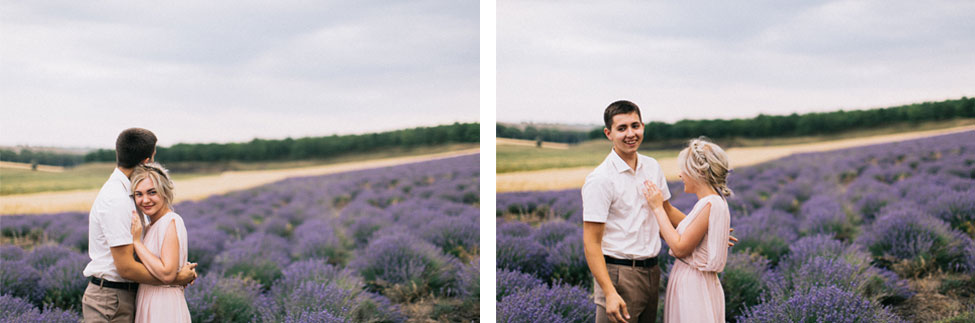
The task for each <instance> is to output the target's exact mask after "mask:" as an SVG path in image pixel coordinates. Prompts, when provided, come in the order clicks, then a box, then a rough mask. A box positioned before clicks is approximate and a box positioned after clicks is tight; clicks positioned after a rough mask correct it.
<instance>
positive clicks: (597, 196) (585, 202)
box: [582, 174, 613, 223]
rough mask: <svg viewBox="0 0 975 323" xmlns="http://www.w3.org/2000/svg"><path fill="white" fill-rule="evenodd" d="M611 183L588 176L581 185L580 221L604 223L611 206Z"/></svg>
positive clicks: (591, 175)
mask: <svg viewBox="0 0 975 323" xmlns="http://www.w3.org/2000/svg"><path fill="white" fill-rule="evenodd" d="M612 189H613V187H612V183H610V182H609V180H608V179H607V178H605V177H603V176H598V175H596V174H590V175H589V176H587V177H586V183H585V184H583V185H582V220H583V221H585V222H599V223H606V219H607V218H609V207H610V204H612V201H613V199H612V196H613V192H612Z"/></svg>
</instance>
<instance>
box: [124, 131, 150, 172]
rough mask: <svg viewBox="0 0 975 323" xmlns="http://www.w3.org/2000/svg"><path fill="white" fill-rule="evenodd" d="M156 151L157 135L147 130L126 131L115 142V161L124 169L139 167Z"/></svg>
mask: <svg viewBox="0 0 975 323" xmlns="http://www.w3.org/2000/svg"><path fill="white" fill-rule="evenodd" d="M155 151H156V135H155V134H153V133H152V131H149V130H146V129H142V128H129V129H125V131H122V133H120V134H119V135H118V139H116V140H115V160H116V162H117V163H118V165H119V166H120V167H123V168H133V167H135V166H138V165H139V163H141V162H142V161H143V160H145V159H146V158H149V157H152V153H153V152H155Z"/></svg>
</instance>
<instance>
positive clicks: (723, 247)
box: [582, 101, 737, 323]
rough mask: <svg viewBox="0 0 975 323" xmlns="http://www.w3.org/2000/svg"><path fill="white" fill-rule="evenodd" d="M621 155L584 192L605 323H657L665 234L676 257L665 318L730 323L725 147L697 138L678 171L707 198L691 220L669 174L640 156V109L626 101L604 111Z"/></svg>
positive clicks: (691, 189) (586, 231)
mask: <svg viewBox="0 0 975 323" xmlns="http://www.w3.org/2000/svg"><path fill="white" fill-rule="evenodd" d="M603 121H604V122H605V124H606V128H605V129H603V132H604V133H605V134H606V137H607V138H609V140H610V141H612V142H613V150H612V151H611V152H610V153H609V156H607V157H606V160H604V161H603V163H602V164H600V165H599V166H598V167H596V169H595V170H594V171H593V172H592V173H590V174H589V175H588V176H587V177H586V183H585V185H583V187H582V207H583V221H584V224H583V244H584V246H585V254H586V262H587V263H588V264H589V270H590V271H591V272H592V274H593V277H594V279H595V281H596V283H595V284H594V292H593V296H594V300H595V303H596V305H597V309H596V322H600V323H602V322H655V321H656V316H657V298H658V292H657V291H658V288H659V285H660V266H659V265H658V264H657V255H658V253H659V252H660V249H661V241H660V239H661V238H663V239H664V240H666V241H667V245H668V246H669V247H670V254H671V255H672V256H674V258H676V261H675V262H674V265H673V267H672V268H671V270H670V276H669V279H668V282H667V294H666V296H665V299H664V322H695V323H697V322H724V321H725V316H724V315H725V308H724V304H725V301H724V291H723V290H722V289H721V283H720V282H719V281H718V273H719V272H721V271H722V270H723V269H724V265H725V261H726V259H727V256H728V246H729V245H733V244H734V243H733V242H734V241H737V239H735V238H734V237H732V236H731V228H730V224H731V217H730V214H729V212H728V203H727V202H726V201H725V197H727V196H730V195H731V190H730V189H728V185H727V176H728V172H729V171H730V169H729V168H728V157H727V155H726V154H725V153H724V151H723V150H722V149H721V148H720V147H718V146H717V145H715V144H713V143H710V142H707V141H705V140H703V139H694V140H691V142H690V143H689V145H688V147H687V148H685V149H684V150H682V151H681V152H680V154H679V155H678V157H677V165H678V167H679V170H680V178H681V179H682V180H683V182H684V192H687V193H691V194H696V195H697V197H698V202H697V203H696V204H695V205H694V208H693V209H692V210H691V211H690V212H688V213H687V214H685V213H683V212H681V211H680V210H678V209H677V208H675V207H673V206H672V205H670V202H668V200H669V199H670V190H669V189H668V187H667V179H666V178H665V177H664V172H663V170H662V169H661V167H660V164H658V163H657V161H656V160H654V159H653V158H650V157H647V156H643V155H640V154H639V153H637V149H638V148H639V147H640V143H642V142H643V126H644V124H643V120H642V117H641V114H640V108H639V107H637V106H636V104H633V103H632V102H629V101H616V102H613V103H612V104H610V105H609V107H607V108H606V110H605V111H604V113H603Z"/></svg>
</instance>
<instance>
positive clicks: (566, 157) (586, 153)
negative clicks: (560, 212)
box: [497, 140, 679, 173]
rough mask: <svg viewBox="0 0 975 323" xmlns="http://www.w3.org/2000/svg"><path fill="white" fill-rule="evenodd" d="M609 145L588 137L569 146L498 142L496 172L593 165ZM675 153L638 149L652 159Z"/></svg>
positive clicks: (607, 151)
mask: <svg viewBox="0 0 975 323" xmlns="http://www.w3.org/2000/svg"><path fill="white" fill-rule="evenodd" d="M611 148H612V144H611V143H610V142H609V140H590V141H587V142H583V143H580V144H577V145H572V146H569V149H550V148H535V147H526V146H514V145H498V152H497V161H498V166H497V172H498V173H509V172H519V171H529V170H539V169H549V168H569V167H582V166H595V165H599V163H601V162H602V161H603V159H606V155H608V154H609V151H610V149H611ZM678 152H679V150H674V149H664V150H641V151H640V153H641V154H644V155H647V156H650V157H653V158H666V157H676V156H677V153H678Z"/></svg>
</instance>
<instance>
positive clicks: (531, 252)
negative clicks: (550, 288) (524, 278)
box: [497, 236, 552, 277]
mask: <svg viewBox="0 0 975 323" xmlns="http://www.w3.org/2000/svg"><path fill="white" fill-rule="evenodd" d="M497 243H498V244H497V262H498V268H501V269H508V270H517V271H521V272H526V273H530V274H533V275H535V276H538V277H549V275H551V274H552V266H551V264H549V263H548V261H547V258H548V250H547V249H545V246H543V245H542V244H540V243H538V241H535V239H532V238H530V237H509V236H500V237H498V242H497Z"/></svg>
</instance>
